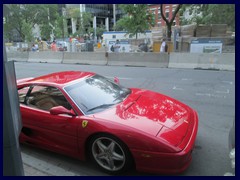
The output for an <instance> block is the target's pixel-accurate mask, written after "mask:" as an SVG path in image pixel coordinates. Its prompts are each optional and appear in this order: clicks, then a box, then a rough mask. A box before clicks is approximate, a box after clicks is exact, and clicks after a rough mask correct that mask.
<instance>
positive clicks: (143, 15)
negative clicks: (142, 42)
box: [115, 4, 154, 38]
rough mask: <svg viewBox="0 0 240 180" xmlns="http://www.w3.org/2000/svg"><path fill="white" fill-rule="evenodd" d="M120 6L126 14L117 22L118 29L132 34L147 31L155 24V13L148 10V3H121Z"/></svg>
mask: <svg viewBox="0 0 240 180" xmlns="http://www.w3.org/2000/svg"><path fill="white" fill-rule="evenodd" d="M120 8H121V9H122V10H123V11H124V13H125V14H126V16H124V17H123V18H121V19H120V20H118V21H117V23H116V27H115V29H116V30H124V31H127V32H128V34H129V35H130V36H134V35H136V38H137V33H145V31H146V30H149V29H150V27H151V26H154V18H153V14H151V13H150V12H148V6H147V5H146V4H127V5H125V4H121V5H120Z"/></svg>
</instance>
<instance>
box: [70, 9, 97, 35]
mask: <svg viewBox="0 0 240 180" xmlns="http://www.w3.org/2000/svg"><path fill="white" fill-rule="evenodd" d="M68 18H73V19H74V20H75V21H77V26H78V30H77V32H75V33H74V34H75V35H80V36H84V35H85V34H88V35H89V34H90V31H91V24H92V20H93V16H92V14H91V13H89V12H80V9H79V8H69V9H68Z"/></svg>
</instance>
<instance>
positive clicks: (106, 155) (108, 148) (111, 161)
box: [89, 135, 132, 174]
mask: <svg viewBox="0 0 240 180" xmlns="http://www.w3.org/2000/svg"><path fill="white" fill-rule="evenodd" d="M89 150H90V155H91V158H92V160H93V161H94V162H95V163H96V164H97V165H98V166H99V167H100V168H101V169H102V170H104V171H105V172H107V173H109V174H118V173H121V172H124V171H126V170H127V169H128V168H129V167H130V166H131V165H132V157H131V154H130V152H129V150H128V148H127V147H126V145H125V144H124V143H122V142H121V141H120V140H118V139H117V138H115V137H114V136H110V135H98V136H95V137H94V138H92V140H91V142H90V146H89Z"/></svg>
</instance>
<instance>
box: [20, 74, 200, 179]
mask: <svg viewBox="0 0 240 180" xmlns="http://www.w3.org/2000/svg"><path fill="white" fill-rule="evenodd" d="M17 88H18V94H19V101H20V108H21V115H22V124H23V128H22V131H21V134H20V142H21V143H26V144H29V145H33V146H37V147H39V148H43V149H47V150H50V151H53V152H57V153H62V154H65V155H68V156H72V157H75V158H78V159H81V160H86V159H88V158H89V159H92V160H93V162H94V163H95V164H96V165H97V166H99V167H100V168H101V169H102V170H104V171H106V172H107V173H110V174H117V173H121V172H123V171H126V170H129V169H130V168H131V167H135V168H136V169H137V170H138V171H144V172H151V173H179V172H182V171H184V170H185V169H186V168H187V167H188V166H189V164H190V162H191V159H192V156H191V154H192V151H193V148H194V142H195V139H196V136H197V129H198V116H197V113H196V111H194V110H193V109H192V108H190V107H189V106H187V105H185V104H183V103H181V102H179V101H177V100H175V99H172V98H170V97H168V96H165V95H163V94H160V93H157V92H153V91H149V90H144V89H137V88H125V87H123V86H121V85H120V84H119V83H118V82H116V81H113V80H110V79H107V78H105V77H103V76H100V75H98V74H95V73H91V72H79V71H67V72H57V73H53V74H49V75H45V76H41V77H37V78H25V79H20V80H18V81H17Z"/></svg>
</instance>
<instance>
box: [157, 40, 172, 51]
mask: <svg viewBox="0 0 240 180" xmlns="http://www.w3.org/2000/svg"><path fill="white" fill-rule="evenodd" d="M161 45H162V42H158V41H156V42H153V52H160V47H161ZM167 45H168V53H170V52H173V43H172V42H167Z"/></svg>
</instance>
